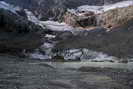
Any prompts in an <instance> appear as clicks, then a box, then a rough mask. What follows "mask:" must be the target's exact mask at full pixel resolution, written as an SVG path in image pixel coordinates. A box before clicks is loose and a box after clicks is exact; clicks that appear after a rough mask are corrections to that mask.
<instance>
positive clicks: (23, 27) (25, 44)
mask: <svg viewBox="0 0 133 89" xmlns="http://www.w3.org/2000/svg"><path fill="white" fill-rule="evenodd" d="M0 6H1V7H0V52H2V53H4V52H8V51H22V50H24V49H30V50H31V49H35V48H37V47H39V46H40V45H41V44H42V36H41V35H42V34H41V32H42V31H43V29H42V28H41V27H40V26H38V25H36V24H34V23H33V22H31V21H29V20H28V19H27V18H26V13H25V12H24V11H23V10H16V9H13V8H12V9H11V10H10V8H8V4H6V3H4V2H0ZM2 6H3V7H2Z"/></svg>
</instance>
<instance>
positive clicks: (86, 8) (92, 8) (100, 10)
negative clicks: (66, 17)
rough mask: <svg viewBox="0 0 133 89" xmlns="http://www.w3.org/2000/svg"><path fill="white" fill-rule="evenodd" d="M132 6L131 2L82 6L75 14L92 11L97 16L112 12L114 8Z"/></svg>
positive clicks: (132, 2) (130, 0)
mask: <svg viewBox="0 0 133 89" xmlns="http://www.w3.org/2000/svg"><path fill="white" fill-rule="evenodd" d="M132 5H133V1H132V0H129V1H122V2H118V3H115V4H109V5H104V6H90V5H83V6H80V7H78V8H77V9H76V12H83V11H84V12H87V11H92V12H94V13H96V14H99V13H103V12H106V11H108V10H112V9H115V8H123V7H128V6H132ZM69 11H70V10H69ZM71 11H74V10H71Z"/></svg>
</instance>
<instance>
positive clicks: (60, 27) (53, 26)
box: [40, 21, 74, 31]
mask: <svg viewBox="0 0 133 89" xmlns="http://www.w3.org/2000/svg"><path fill="white" fill-rule="evenodd" d="M40 23H41V24H42V25H43V26H45V27H46V28H47V29H50V30H52V31H72V30H73V29H74V28H73V27H72V26H69V25H68V24H66V23H59V22H55V21H41V22H40Z"/></svg>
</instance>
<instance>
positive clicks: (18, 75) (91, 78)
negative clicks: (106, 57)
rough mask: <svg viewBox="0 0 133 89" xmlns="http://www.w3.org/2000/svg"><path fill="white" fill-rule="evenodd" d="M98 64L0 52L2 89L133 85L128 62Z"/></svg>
mask: <svg viewBox="0 0 133 89" xmlns="http://www.w3.org/2000/svg"><path fill="white" fill-rule="evenodd" d="M96 64H97V63H96ZM96 64H95V65H94V63H92V65H93V67H92V65H91V63H88V64H87V63H81V62H78V63H75V62H73V63H52V62H51V63H50V62H49V63H46V62H43V61H38V60H30V59H20V58H16V57H11V56H0V89H132V87H133V76H132V75H133V71H132V70H127V69H125V66H128V64H114V65H112V66H111V64H108V63H105V64H106V65H105V68H103V67H102V66H100V63H99V64H98V65H99V66H97V65H96ZM101 65H102V64H101ZM116 65H118V67H116V68H117V69H116V68H113V66H116ZM120 65H121V66H123V67H120ZM129 65H130V64H129ZM107 66H108V67H107ZM109 66H110V67H109ZM101 67H102V68H101Z"/></svg>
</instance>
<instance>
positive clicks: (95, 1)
mask: <svg viewBox="0 0 133 89" xmlns="http://www.w3.org/2000/svg"><path fill="white" fill-rule="evenodd" d="M4 1H6V2H9V3H11V4H15V5H18V6H21V7H24V8H27V9H29V10H31V11H33V12H34V14H35V15H37V16H38V17H39V18H40V19H43V20H48V19H49V18H51V19H53V20H60V19H61V17H62V15H63V14H64V13H65V12H66V10H67V8H76V7H78V6H81V5H103V4H109V3H115V2H119V1H123V0H4ZM124 1H125V0H124Z"/></svg>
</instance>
